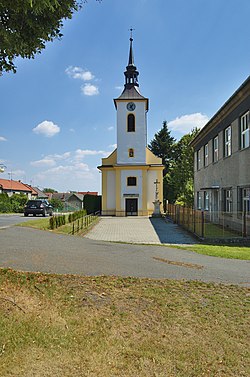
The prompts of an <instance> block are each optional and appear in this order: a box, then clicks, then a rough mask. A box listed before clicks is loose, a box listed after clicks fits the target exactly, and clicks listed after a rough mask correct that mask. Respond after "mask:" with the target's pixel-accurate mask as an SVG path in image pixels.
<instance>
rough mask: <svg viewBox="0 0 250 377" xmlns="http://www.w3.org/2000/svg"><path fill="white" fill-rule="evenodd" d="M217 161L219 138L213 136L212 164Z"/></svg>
mask: <svg viewBox="0 0 250 377" xmlns="http://www.w3.org/2000/svg"><path fill="white" fill-rule="evenodd" d="M218 160H219V138H218V136H215V138H213V162H217V161H218Z"/></svg>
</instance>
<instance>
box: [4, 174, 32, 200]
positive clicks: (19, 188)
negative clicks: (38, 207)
mask: <svg viewBox="0 0 250 377" xmlns="http://www.w3.org/2000/svg"><path fill="white" fill-rule="evenodd" d="M2 193H6V194H7V195H8V196H12V195H13V194H24V195H27V197H28V199H31V198H32V197H36V196H37V193H36V192H35V190H33V188H32V187H31V186H29V185H25V184H24V183H22V182H21V181H14V180H13V179H0V194H2Z"/></svg>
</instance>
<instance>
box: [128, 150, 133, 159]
mask: <svg viewBox="0 0 250 377" xmlns="http://www.w3.org/2000/svg"><path fill="white" fill-rule="evenodd" d="M128 156H129V157H134V149H133V148H130V149H129V150H128Z"/></svg>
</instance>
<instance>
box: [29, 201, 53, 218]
mask: <svg viewBox="0 0 250 377" xmlns="http://www.w3.org/2000/svg"><path fill="white" fill-rule="evenodd" d="M23 212H24V216H29V215H33V216H36V215H42V216H46V215H50V216H52V214H53V207H52V205H51V204H49V202H48V201H47V200H46V199H34V200H28V201H27V203H26V205H25V207H24V210H23Z"/></svg>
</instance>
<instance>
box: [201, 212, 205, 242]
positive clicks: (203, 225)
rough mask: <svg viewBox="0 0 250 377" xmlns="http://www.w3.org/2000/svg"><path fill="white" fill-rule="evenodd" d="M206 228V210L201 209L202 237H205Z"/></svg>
mask: <svg viewBox="0 0 250 377" xmlns="http://www.w3.org/2000/svg"><path fill="white" fill-rule="evenodd" d="M204 230H205V223H204V211H201V237H202V238H204Z"/></svg>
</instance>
